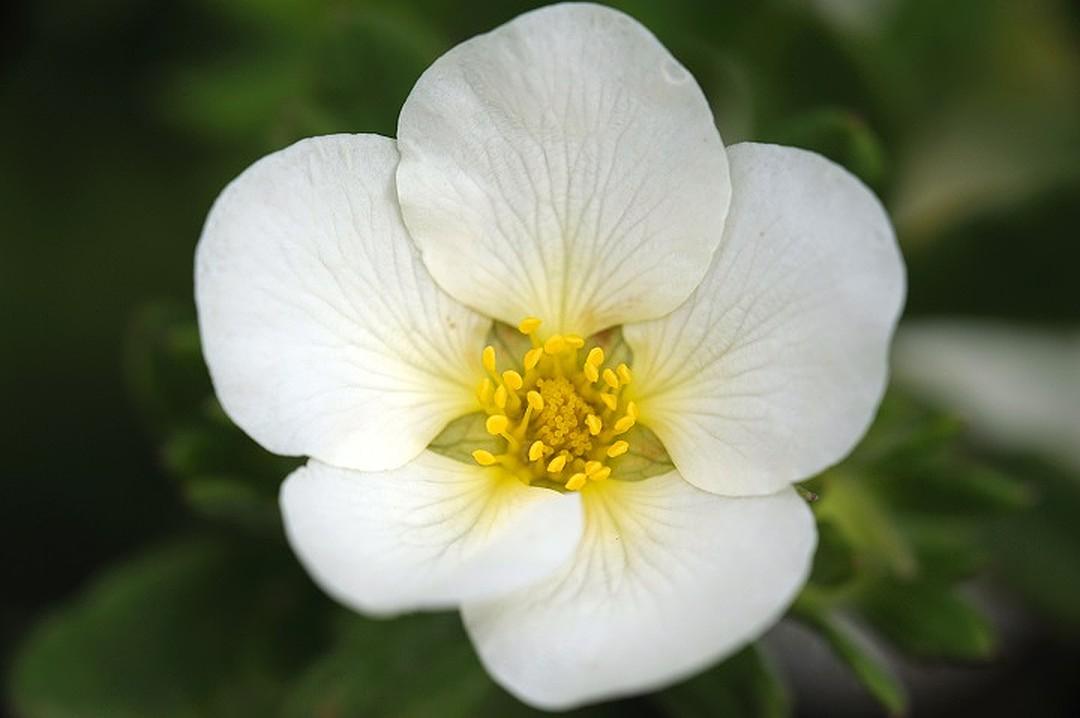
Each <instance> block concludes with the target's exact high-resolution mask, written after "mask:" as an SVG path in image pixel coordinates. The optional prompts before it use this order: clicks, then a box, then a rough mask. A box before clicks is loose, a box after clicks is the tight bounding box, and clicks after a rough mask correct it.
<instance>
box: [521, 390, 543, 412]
mask: <svg viewBox="0 0 1080 718" xmlns="http://www.w3.org/2000/svg"><path fill="white" fill-rule="evenodd" d="M525 399H526V400H527V401H528V402H529V408H530V409H532V410H533V411H543V410H544V397H542V396H540V392H538V391H530V392H529V393H528V394H526V395H525Z"/></svg>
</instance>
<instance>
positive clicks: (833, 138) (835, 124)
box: [765, 107, 886, 185]
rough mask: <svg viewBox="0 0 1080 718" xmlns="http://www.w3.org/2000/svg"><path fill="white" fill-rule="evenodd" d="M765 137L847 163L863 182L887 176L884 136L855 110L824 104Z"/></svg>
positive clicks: (873, 183)
mask: <svg viewBox="0 0 1080 718" xmlns="http://www.w3.org/2000/svg"><path fill="white" fill-rule="evenodd" d="M765 134H766V139H767V140H768V141H770V142H776V143H778V144H783V145H793V146H796V147H805V148H807V149H811V150H814V151H816V152H820V153H821V154H823V155H825V156H826V157H829V158H831V159H832V160H834V161H836V162H838V163H840V164H842V165H844V166H845V167H847V168H848V169H849V170H851V171H852V172H853V173H854V174H856V175H858V176H859V177H860V178H861V179H862V180H863V181H864V182H866V183H867V184H870V185H877V184H879V183H880V182H881V181H882V180H883V179H884V176H885V169H886V160H885V149H884V147H882V144H881V140H880V139H878V137H877V135H876V134H875V133H874V132H873V131H872V130H871V129H870V127H869V126H868V125H867V124H866V122H865V121H864V120H863V119H862V118H861V117H860V116H859V115H858V114H856V113H854V112H851V111H849V110H844V109H839V108H832V107H827V108H821V109H818V110H813V111H810V112H806V113H804V114H802V115H798V116H796V117H794V118H792V119H789V120H787V121H786V122H784V123H783V124H782V125H781V126H779V127H777V128H774V129H773V130H772V131H767V132H766V133H765Z"/></svg>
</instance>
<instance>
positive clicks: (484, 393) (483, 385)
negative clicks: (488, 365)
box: [476, 377, 495, 404]
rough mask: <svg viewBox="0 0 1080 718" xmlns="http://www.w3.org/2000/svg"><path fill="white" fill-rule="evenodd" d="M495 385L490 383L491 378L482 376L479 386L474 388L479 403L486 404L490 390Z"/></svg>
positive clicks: (489, 396) (489, 398) (489, 397)
mask: <svg viewBox="0 0 1080 718" xmlns="http://www.w3.org/2000/svg"><path fill="white" fill-rule="evenodd" d="M494 387H495V385H494V384H492V383H491V379H488V378H487V377H484V380H483V381H482V382H480V388H479V389H477V390H476V396H477V398H478V399H480V403H481V404H487V403H488V402H489V401H491V390H492V389H493V388H494Z"/></svg>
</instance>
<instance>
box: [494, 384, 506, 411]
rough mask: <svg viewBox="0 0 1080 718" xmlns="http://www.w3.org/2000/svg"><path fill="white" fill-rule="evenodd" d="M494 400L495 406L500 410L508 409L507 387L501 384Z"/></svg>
mask: <svg viewBox="0 0 1080 718" xmlns="http://www.w3.org/2000/svg"><path fill="white" fill-rule="evenodd" d="M494 400H495V406H497V407H499V408H500V409H505V408H506V387H505V386H504V385H502V384H500V385H499V388H498V389H496V390H495V396H494Z"/></svg>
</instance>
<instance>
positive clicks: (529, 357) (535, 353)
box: [521, 347, 544, 371]
mask: <svg viewBox="0 0 1080 718" xmlns="http://www.w3.org/2000/svg"><path fill="white" fill-rule="evenodd" d="M542 356H544V348H543V347H536V348H535V349H530V350H529V351H527V352H525V359H524V360H523V361H522V362H521V363H522V364H523V365H524V366H525V371H532V370H533V369H535V368H536V365H537V364H539V363H540V357H542Z"/></svg>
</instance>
